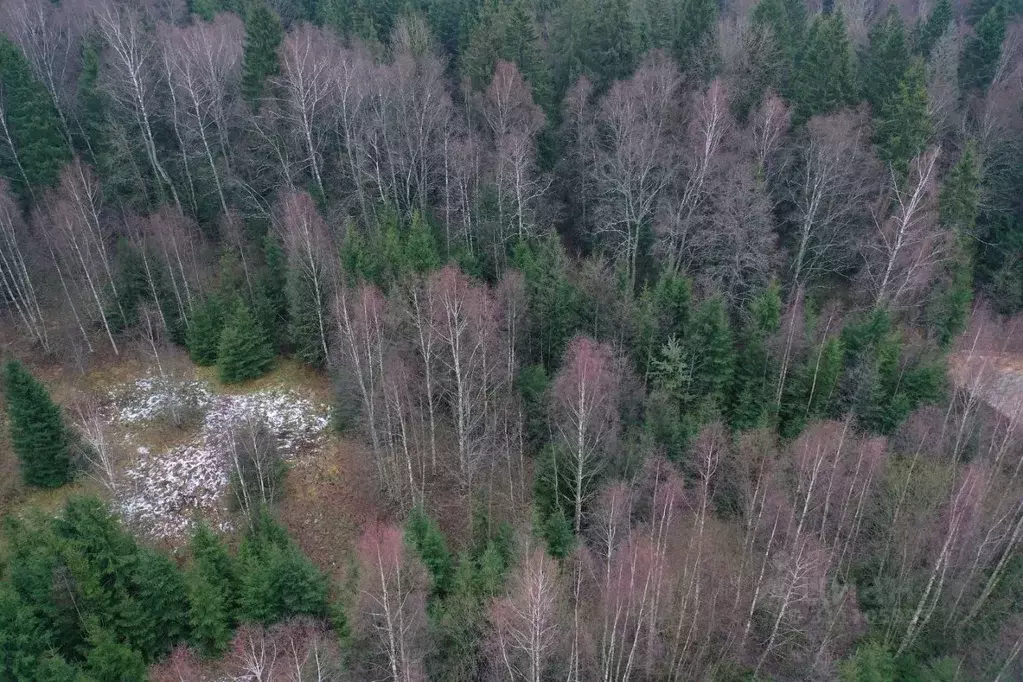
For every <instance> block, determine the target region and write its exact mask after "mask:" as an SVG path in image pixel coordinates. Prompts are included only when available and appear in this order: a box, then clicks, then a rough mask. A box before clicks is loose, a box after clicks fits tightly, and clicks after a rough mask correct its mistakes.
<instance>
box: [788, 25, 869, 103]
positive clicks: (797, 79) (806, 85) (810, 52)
mask: <svg viewBox="0 0 1023 682" xmlns="http://www.w3.org/2000/svg"><path fill="white" fill-rule="evenodd" d="M791 90H792V93H791V96H792V100H793V102H794V104H795V111H794V115H793V121H794V122H796V123H800V122H804V121H806V120H807V119H809V118H811V117H812V116H816V115H817V114H826V113H828V112H831V111H834V110H835V109H838V108H839V107H842V106H844V105H847V104H852V103H853V102H855V100H856V93H857V91H858V87H857V84H856V72H855V69H854V67H853V59H852V50H851V49H850V47H849V37H848V36H847V35H846V32H845V20H844V19H842V14H841V13H840V12H835V13H832V14H822V15H820V16H818V17H817V19H815V20H814V22H813V24H812V25H811V26H810V30H809V32H808V35H807V38H806V47H805V48H804V50H803V52H802V54H801V55H800V56H799V58H798V59H797V61H796V67H795V73H794V74H793V78H792V87H791Z"/></svg>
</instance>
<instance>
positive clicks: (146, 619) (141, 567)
mask: <svg viewBox="0 0 1023 682" xmlns="http://www.w3.org/2000/svg"><path fill="white" fill-rule="evenodd" d="M135 561H136V566H135V569H134V571H133V572H132V576H131V583H132V584H131V587H129V593H130V594H131V595H132V598H133V600H134V602H135V603H137V604H138V605H139V606H140V608H141V610H142V617H141V619H140V621H139V626H138V627H137V628H136V629H135V632H134V633H133V636H132V637H131V639H130V641H131V643H132V648H133V649H134V650H135V651H138V652H140V653H141V654H142V656H143V658H144V659H145V660H147V661H153V660H156V659H158V658H159V657H161V656H163V655H165V654H167V653H168V652H169V651H170V650H171V648H172V647H173V646H174V645H175V644H177V643H178V642H179V641H181V640H183V639H185V638H186V637H187V635H188V604H187V601H186V600H185V599H183V598H182V597H183V595H185V594H187V592H186V589H185V581H184V578H183V576H182V574H181V572H180V571H179V570H178V567H177V566H176V565H175V564H174V562H173V561H171V560H170V559H169V558H168V557H167V556H166V555H165V554H161V553H159V552H156V551H154V550H152V549H149V548H145V547H144V548H139V549H138V553H137V555H136V558H135Z"/></svg>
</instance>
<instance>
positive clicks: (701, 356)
mask: <svg viewBox="0 0 1023 682" xmlns="http://www.w3.org/2000/svg"><path fill="white" fill-rule="evenodd" d="M686 347H687V350H688V355H689V357H690V358H691V360H690V362H691V366H692V374H691V379H690V382H691V384H690V387H689V393H690V395H692V396H694V397H696V398H697V399H698V400H702V401H706V402H707V403H709V404H712V405H713V406H714V407H715V408H720V407H721V406H722V404H723V399H724V398H725V396H726V395H727V392H728V387H729V385H730V382H731V380H732V373H733V370H734V348H733V347H732V332H731V329H730V328H729V325H728V316H727V314H726V312H725V305H724V303H723V302H722V301H721V299H719V298H710V299H707V300H706V301H704V302H703V303H702V304H701V305H700V308H699V309H698V310H697V312H696V314H695V315H694V316H693V320H692V325H691V330H690V335H689V337H688V338H687V339H686Z"/></svg>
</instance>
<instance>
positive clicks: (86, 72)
mask: <svg viewBox="0 0 1023 682" xmlns="http://www.w3.org/2000/svg"><path fill="white" fill-rule="evenodd" d="M101 52H102V41H101V40H100V39H99V38H98V37H97V36H95V35H92V34H90V35H88V36H86V38H85V41H84V42H83V45H82V72H81V74H80V75H79V76H78V94H77V101H76V103H75V107H76V110H77V116H76V119H77V122H78V126H77V131H76V134H75V136H74V139H75V148H76V149H77V150H78V151H79V152H80V153H84V154H85V155H86V157H87V158H89V159H91V160H92V165H93V166H95V167H96V169H97V170H98V171H99V173H100V175H101V176H103V177H106V174H107V170H108V145H107V142H106V123H105V117H106V111H107V102H106V98H105V97H104V96H103V92H102V91H101V90H100V86H99V66H100V53H101Z"/></svg>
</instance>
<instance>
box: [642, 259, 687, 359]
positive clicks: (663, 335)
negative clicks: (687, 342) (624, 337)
mask: <svg viewBox="0 0 1023 682" xmlns="http://www.w3.org/2000/svg"><path fill="white" fill-rule="evenodd" d="M691 306H692V287H691V286H690V284H689V280H687V279H686V278H684V277H679V276H677V275H675V274H672V273H668V272H665V273H664V274H662V275H661V277H660V279H658V280H657V283H656V284H655V285H654V286H653V287H652V288H651V287H644V289H643V291H642V293H641V294H640V297H639V305H638V306H636V315H637V320H636V329H637V335H636V336H637V338H636V341H635V343H634V344H633V347H634V348H635V349H636V352H635V355H636V366H637V368H638V370H639V372H640V375H641V376H643V377H644V378H646V379H649V376H650V371H651V369H652V363H653V361H654V359H655V358H656V357H657V355H658V354H659V353H660V352H661V349H662V348H663V347H664V345H665V344H666V343H668V339H670V338H671V337H675V338H676V339H682V338H684V336H685V333H686V328H687V325H688V323H689V316H690V308H691Z"/></svg>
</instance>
